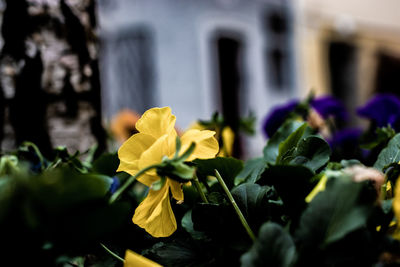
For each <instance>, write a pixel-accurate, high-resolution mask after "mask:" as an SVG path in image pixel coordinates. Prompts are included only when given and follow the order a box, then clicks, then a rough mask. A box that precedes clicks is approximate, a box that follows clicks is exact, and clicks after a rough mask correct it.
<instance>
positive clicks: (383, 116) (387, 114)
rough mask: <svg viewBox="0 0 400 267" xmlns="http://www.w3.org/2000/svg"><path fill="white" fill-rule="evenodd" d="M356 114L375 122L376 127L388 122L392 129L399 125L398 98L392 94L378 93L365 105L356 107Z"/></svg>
mask: <svg viewBox="0 0 400 267" xmlns="http://www.w3.org/2000/svg"><path fill="white" fill-rule="evenodd" d="M357 114H358V115H360V116H361V117H364V118H368V119H370V120H372V121H373V122H374V123H376V126H377V127H385V126H387V125H388V124H390V125H391V126H392V127H393V128H394V129H399V128H400V127H398V126H400V99H399V98H398V97H397V96H395V95H392V94H379V95H376V96H375V97H374V98H372V99H371V100H369V101H368V102H367V104H365V106H363V107H360V108H358V109H357Z"/></svg>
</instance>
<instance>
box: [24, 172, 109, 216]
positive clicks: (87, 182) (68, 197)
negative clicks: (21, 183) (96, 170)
mask: <svg viewBox="0 0 400 267" xmlns="http://www.w3.org/2000/svg"><path fill="white" fill-rule="evenodd" d="M111 183H112V179H111V178H110V177H108V176H104V175H99V174H81V173H78V172H77V171H73V170H68V169H65V168H57V169H54V170H49V171H46V172H44V173H43V174H42V175H40V176H39V177H36V178H35V180H33V181H32V183H31V187H32V190H33V194H34V196H35V197H37V199H40V200H41V201H43V202H45V203H47V205H48V206H49V207H50V206H52V207H54V208H55V209H58V208H60V207H61V206H72V205H75V204H78V203H83V202H86V201H93V200H98V199H102V198H104V197H105V196H106V194H107V193H108V190H109V189H110V186H111Z"/></svg>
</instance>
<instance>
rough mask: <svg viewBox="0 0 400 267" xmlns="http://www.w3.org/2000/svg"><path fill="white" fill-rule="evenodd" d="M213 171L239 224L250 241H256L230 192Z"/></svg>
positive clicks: (217, 173) (219, 176)
mask: <svg viewBox="0 0 400 267" xmlns="http://www.w3.org/2000/svg"><path fill="white" fill-rule="evenodd" d="M214 171H215V176H216V177H217V180H218V182H219V183H220V185H221V186H222V188H223V189H224V191H225V193H226V195H227V196H228V198H229V201H230V202H231V204H232V206H233V207H234V209H235V211H236V214H237V215H238V216H239V219H240V222H241V223H242V225H243V227H244V228H245V229H246V232H247V234H248V235H249V236H250V238H251V240H253V242H254V241H256V236H255V235H254V233H253V231H252V230H251V228H250V226H249V224H248V223H247V221H246V218H245V217H244V216H243V213H242V212H241V211H240V209H239V207H238V205H237V204H236V201H235V199H234V198H233V196H232V194H231V192H230V191H229V189H228V187H227V186H226V184H225V182H224V180H223V179H222V177H221V175H220V174H219V172H218V171H217V170H214Z"/></svg>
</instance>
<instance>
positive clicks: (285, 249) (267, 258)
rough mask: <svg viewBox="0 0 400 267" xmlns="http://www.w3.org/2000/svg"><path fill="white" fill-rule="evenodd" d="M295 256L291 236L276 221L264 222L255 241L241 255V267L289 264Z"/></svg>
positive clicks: (282, 265)
mask: <svg viewBox="0 0 400 267" xmlns="http://www.w3.org/2000/svg"><path fill="white" fill-rule="evenodd" d="M295 258H296V247H295V244H294V242H293V239H292V237H291V236H290V235H289V234H288V233H287V232H285V231H284V230H283V228H282V227H281V226H280V225H279V224H276V223H272V222H266V223H265V224H263V226H262V227H261V229H260V233H259V235H258V238H257V241H256V242H255V243H254V244H253V246H252V247H251V249H250V250H249V251H248V252H246V253H245V254H243V255H242V257H241V258H240V261H241V263H242V265H241V266H243V267H258V266H260V267H261V266H280V267H287V266H291V265H292V263H293V262H294V260H295Z"/></svg>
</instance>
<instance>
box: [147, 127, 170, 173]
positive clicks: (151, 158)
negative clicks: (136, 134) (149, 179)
mask: <svg viewBox="0 0 400 267" xmlns="http://www.w3.org/2000/svg"><path fill="white" fill-rule="evenodd" d="M170 139H171V136H168V135H166V134H165V135H163V136H161V137H160V138H158V139H157V141H155V142H154V143H153V144H152V145H151V146H150V147H149V148H148V149H147V150H146V151H144V152H143V153H142V155H141V156H140V159H139V168H140V169H143V168H146V167H148V166H150V165H153V164H158V163H161V161H162V159H163V157H164V156H167V157H170V156H172V155H173V154H174V153H175V145H173V142H172V141H171V140H170ZM146 173H147V174H149V175H156V171H155V170H154V169H153V170H150V171H148V172H146Z"/></svg>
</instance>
